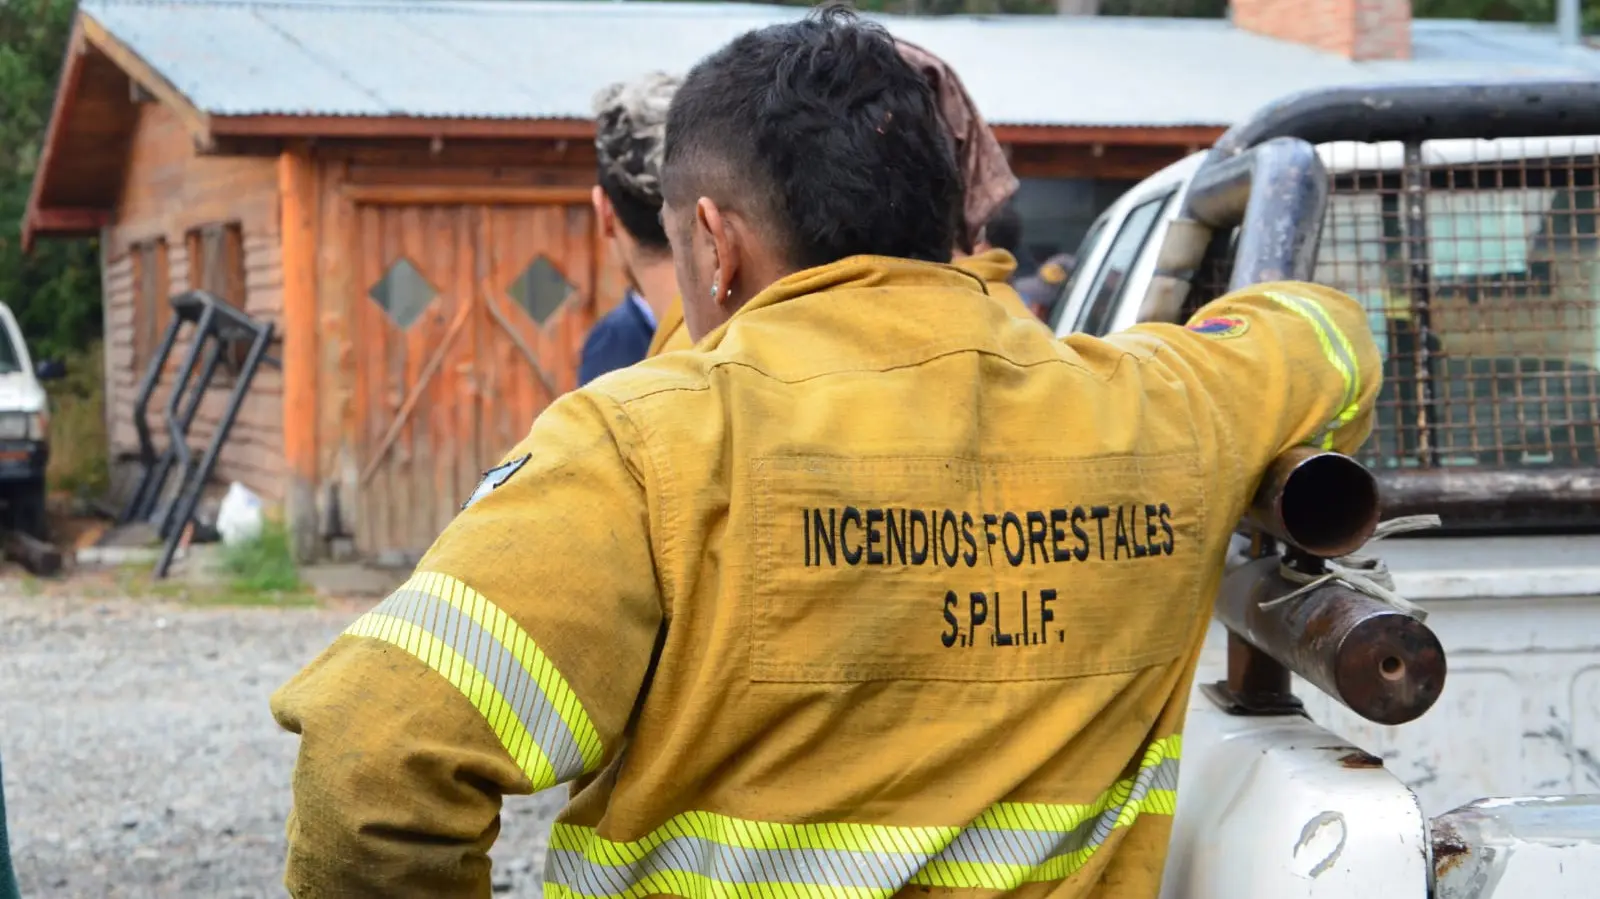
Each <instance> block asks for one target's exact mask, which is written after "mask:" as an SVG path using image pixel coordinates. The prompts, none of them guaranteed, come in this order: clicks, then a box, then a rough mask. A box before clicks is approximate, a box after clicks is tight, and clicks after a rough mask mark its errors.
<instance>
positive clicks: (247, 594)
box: [190, 519, 316, 606]
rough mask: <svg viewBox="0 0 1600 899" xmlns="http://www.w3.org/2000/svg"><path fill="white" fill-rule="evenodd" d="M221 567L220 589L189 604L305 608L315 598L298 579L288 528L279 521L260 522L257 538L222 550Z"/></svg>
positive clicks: (194, 597)
mask: <svg viewBox="0 0 1600 899" xmlns="http://www.w3.org/2000/svg"><path fill="white" fill-rule="evenodd" d="M222 566H223V569H224V570H226V571H227V573H228V575H229V580H228V583H227V584H226V585H225V586H224V587H223V588H222V589H220V590H215V591H199V592H198V593H196V594H195V595H191V597H190V601H191V602H199V603H202V604H207V605H246V606H309V605H315V604H316V599H315V598H314V597H313V596H312V595H311V591H310V590H308V589H306V585H305V583H304V582H302V581H301V580H300V569H299V567H298V566H297V565H295V561H294V548H293V545H292V543H291V542H290V537H289V529H288V528H286V527H284V525H283V523H282V522H278V521H273V520H271V519H268V520H267V521H265V522H263V523H262V526H261V536H260V537H259V538H257V539H255V540H252V541H250V542H249V543H240V544H235V545H233V546H224V547H223V548H222Z"/></svg>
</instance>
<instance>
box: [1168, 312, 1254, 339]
mask: <svg viewBox="0 0 1600 899" xmlns="http://www.w3.org/2000/svg"><path fill="white" fill-rule="evenodd" d="M1184 327H1185V328H1188V329H1189V330H1191V331H1193V332H1195V333H1196V334H1201V335H1204V336H1206V337H1215V338H1217V339H1219V340H1221V339H1224V338H1228V337H1238V336H1239V335H1240V334H1243V333H1244V332H1246V331H1248V330H1250V322H1249V321H1248V320H1247V319H1242V318H1235V317H1233V316H1231V315H1222V316H1217V317H1214V318H1206V319H1201V320H1200V321H1197V322H1190V323H1188V324H1187V325H1184Z"/></svg>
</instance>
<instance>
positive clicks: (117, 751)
mask: <svg viewBox="0 0 1600 899" xmlns="http://www.w3.org/2000/svg"><path fill="white" fill-rule="evenodd" d="M101 592H102V593H103V592H104V591H101ZM360 609H361V605H359V604H352V603H341V604H338V607H337V608H323V609H264V608H237V607H232V608H230V607H212V608H200V607H194V606H188V605H182V604H175V603H172V602H164V601H156V600H150V601H146V600H130V599H127V598H118V597H114V596H104V595H96V594H95V592H94V591H91V590H90V589H89V588H87V587H82V586H76V587H75V586H74V584H73V583H68V584H66V585H61V586H59V587H58V586H52V587H51V588H50V589H49V590H48V591H44V592H41V591H39V590H38V589H37V588H36V587H34V586H33V585H31V584H30V582H27V581H23V580H21V579H18V578H15V577H8V578H5V579H4V580H0V760H3V762H4V770H5V798H6V807H7V812H8V817H9V819H10V832H11V846H12V855H13V858H14V861H15V864H16V868H17V876H18V878H19V879H20V881H21V887H22V893H23V896H24V899H43V897H80V896H81V897H95V899H100V897H107V899H109V897H146V896H149V897H163V899H165V897H188V896H195V897H207V899H212V897H255V896H283V895H285V892H284V889H283V887H282V885H281V877H282V862H283V853H284V840H283V823H284V818H285V816H286V815H287V813H288V810H289V772H290V769H291V767H292V765H293V762H294V752H295V742H294V739H293V737H292V736H291V735H289V734H286V733H283V732H282V731H280V730H279V729H278V727H277V725H276V724H275V723H274V722H273V720H272V717H271V714H270V713H269V712H268V709H267V697H268V696H269V695H270V694H271V692H272V690H274V689H275V688H277V686H278V685H279V684H281V683H283V682H284V681H285V680H287V679H288V678H289V677H290V676H291V675H293V674H294V672H295V671H297V670H298V669H299V668H300V666H301V665H303V664H305V663H306V662H307V661H309V660H310V659H311V658H312V656H314V655H315V654H316V653H317V652H318V651H319V650H321V649H322V647H324V646H326V645H327V643H328V642H329V641H330V640H331V639H332V638H333V637H334V635H335V634H337V633H338V632H339V630H340V629H341V628H342V627H343V626H344V625H345V623H347V622H348V621H350V620H351V618H353V617H354V616H355V615H356V614H358V613H359V611H360ZM559 793H560V791H555V792H554V793H544V794H541V795H539V796H535V797H532V798H524V797H513V799H511V800H508V801H507V803H506V810H505V817H504V822H503V830H502V832H501V835H500V840H499V845H498V849H497V851H496V853H495V881H496V883H495V892H496V893H497V894H499V895H503V896H538V895H540V890H539V886H538V880H539V873H540V871H541V869H542V866H543V862H544V858H543V856H544V846H545V836H546V833H547V830H548V826H549V821H550V818H551V817H552V816H553V815H554V813H555V811H556V810H557V809H558V808H559V804H560V801H561V797H560V795H559Z"/></svg>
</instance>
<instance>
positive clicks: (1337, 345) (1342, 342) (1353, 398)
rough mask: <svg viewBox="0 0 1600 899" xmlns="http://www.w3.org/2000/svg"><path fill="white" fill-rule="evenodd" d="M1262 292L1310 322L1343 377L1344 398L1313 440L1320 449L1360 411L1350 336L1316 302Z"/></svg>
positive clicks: (1358, 378) (1358, 377)
mask: <svg viewBox="0 0 1600 899" xmlns="http://www.w3.org/2000/svg"><path fill="white" fill-rule="evenodd" d="M1265 295H1266V297H1267V298H1268V299H1270V300H1272V301H1273V302H1276V303H1277V304H1278V305H1280V306H1283V307H1284V308H1286V309H1288V310H1289V311H1291V312H1294V313H1295V314H1297V315H1299V316H1300V317H1301V318H1303V319H1305V320H1306V322H1307V323H1308V324H1309V325H1311V330H1312V331H1313V332H1314V333H1315V334H1316V335H1317V342H1318V343H1319V344H1321V345H1322V355H1323V356H1324V357H1326V358H1327V360H1328V364H1330V365H1332V366H1333V367H1334V370H1336V371H1338V372H1339V376H1340V377H1341V378H1342V379H1343V380H1344V401H1343V404H1342V405H1341V408H1340V409H1339V412H1338V414H1337V415H1335V416H1334V418H1333V419H1332V420H1330V421H1329V422H1328V426H1327V428H1326V429H1325V430H1324V431H1323V432H1322V434H1321V435H1319V437H1317V438H1315V439H1314V440H1313V442H1315V443H1317V444H1318V445H1319V446H1321V447H1322V448H1323V449H1332V448H1333V432H1334V431H1337V430H1338V429H1339V428H1341V427H1344V426H1345V425H1347V424H1349V423H1350V422H1351V421H1352V420H1353V419H1354V418H1355V417H1356V415H1357V413H1359V412H1360V411H1361V369H1360V367H1359V366H1358V365H1357V364H1356V351H1355V347H1354V346H1352V345H1351V343H1350V338H1348V337H1346V336H1345V334H1344V332H1343V331H1341V330H1339V326H1338V325H1335V324H1334V323H1333V321H1332V320H1331V319H1329V318H1328V316H1327V313H1325V312H1324V311H1323V310H1322V307H1321V306H1318V305H1317V304H1316V303H1313V302H1311V301H1309V300H1307V299H1304V298H1303V297H1297V296H1292V295H1290V294H1285V293H1279V292H1277V291H1275V290H1269V291H1265Z"/></svg>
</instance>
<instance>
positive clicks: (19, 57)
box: [0, 0, 101, 357]
mask: <svg viewBox="0 0 1600 899" xmlns="http://www.w3.org/2000/svg"><path fill="white" fill-rule="evenodd" d="M75 6H76V4H75V3H74V2H73V0H0V97H3V98H4V100H3V101H0V301H4V302H5V303H6V304H7V305H9V306H10V307H11V311H12V312H13V313H15V314H16V316H17V321H18V322H19V323H20V324H21V325H22V331H23V334H24V335H25V336H26V337H27V339H28V344H29V348H30V349H31V350H32V352H33V355H34V356H36V357H38V356H63V355H66V354H67V353H69V352H71V351H75V350H81V349H83V348H85V347H87V346H88V345H89V343H90V342H91V341H92V340H93V339H94V338H95V337H97V336H99V334H100V328H101V316H100V266H99V260H98V248H97V246H96V242H95V241H60V240H46V241H40V242H39V243H38V244H37V245H35V247H34V250H33V252H32V253H31V254H27V255H24V254H23V252H22V217H23V214H24V213H25V212H26V211H27V205H28V192H29V190H30V188H31V187H32V184H33V173H34V169H35V168H36V167H37V165H38V162H39V149H40V146H41V144H42V143H43V141H44V131H45V126H46V124H48V122H49V118H50V106H51V103H52V101H53V100H54V98H55V86H56V79H57V78H58V77H59V76H60V70H61V58H62V54H63V52H64V51H65V50H66V46H67V37H68V34H69V32H70V31H71V28H72V15H73V11H74V9H75Z"/></svg>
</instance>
